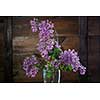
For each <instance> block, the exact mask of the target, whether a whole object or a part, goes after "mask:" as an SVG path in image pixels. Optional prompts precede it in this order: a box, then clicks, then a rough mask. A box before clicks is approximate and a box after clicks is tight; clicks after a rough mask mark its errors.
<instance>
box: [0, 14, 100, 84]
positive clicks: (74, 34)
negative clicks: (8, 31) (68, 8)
mask: <svg viewBox="0 0 100 100" xmlns="http://www.w3.org/2000/svg"><path fill="white" fill-rule="evenodd" d="M32 18H33V17H13V19H12V20H13V24H12V27H13V39H12V45H13V80H14V82H42V76H41V74H42V72H40V73H39V74H38V75H37V76H36V77H35V78H34V79H29V78H27V77H26V76H25V73H24V71H23V70H22V67H21V64H22V61H23V59H24V57H26V56H30V55H31V54H33V53H34V52H36V43H37V42H38V34H34V33H32V32H31V28H30V23H29V21H30V20H31V19H32ZM38 18H39V19H40V20H45V19H49V20H51V21H52V22H54V24H55V27H56V31H57V32H58V37H59V41H60V43H61V45H62V47H63V48H64V49H68V48H71V49H75V50H77V51H78V52H79V54H80V56H81V57H80V58H81V62H82V63H83V64H84V65H87V66H86V67H87V69H88V71H87V72H88V73H87V75H86V77H87V79H88V78H89V81H90V82H100V78H99V72H100V68H99V65H100V60H99V59H98V58H99V56H100V28H99V27H100V21H99V18H100V17H86V18H87V19H85V20H87V21H85V20H84V17H83V18H81V17H56V16H54V17H53V16H52V17H38ZM81 20H83V21H81ZM3 23H4V22H3V19H2V18H1V21H0V29H1V30H0V81H1V82H3V81H4V75H5V74H4V72H5V70H4V56H3V54H4V48H3V47H4V46H3V45H4V41H5V40H3V34H4V31H3V29H4V28H3ZM80 26H82V27H80ZM84 26H85V27H86V28H84ZM80 31H81V32H80ZM93 44H94V45H93ZM86 51H88V52H86ZM61 76H62V78H61V82H81V81H80V78H81V77H80V76H79V75H78V73H72V72H62V74H61Z"/></svg>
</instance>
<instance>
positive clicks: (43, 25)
mask: <svg viewBox="0 0 100 100" xmlns="http://www.w3.org/2000/svg"><path fill="white" fill-rule="evenodd" d="M30 24H31V29H32V32H36V33H38V34H39V42H38V44H37V50H38V52H39V56H36V55H35V54H34V55H32V56H31V57H26V58H25V59H24V61H23V69H24V71H25V72H26V75H27V76H28V77H35V76H36V74H37V73H38V71H40V70H43V69H45V70H46V73H47V77H48V78H50V77H52V74H53V72H54V71H55V70H64V71H73V72H77V71H79V73H80V74H81V75H84V74H85V72H86V67H84V66H82V64H81V63H80V59H79V56H78V54H77V52H76V51H75V50H74V49H73V50H70V49H68V50H63V49H62V47H61V45H60V44H59V43H58V41H57V40H56V38H55V37H56V34H55V33H56V31H55V28H54V24H53V23H52V22H51V21H49V20H44V21H39V20H38V19H36V18H34V19H33V20H31V21H30Z"/></svg>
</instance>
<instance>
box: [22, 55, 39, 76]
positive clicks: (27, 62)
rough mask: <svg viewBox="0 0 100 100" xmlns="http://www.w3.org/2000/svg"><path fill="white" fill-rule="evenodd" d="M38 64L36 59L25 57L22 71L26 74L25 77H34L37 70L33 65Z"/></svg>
mask: <svg viewBox="0 0 100 100" xmlns="http://www.w3.org/2000/svg"><path fill="white" fill-rule="evenodd" d="M37 63H38V61H37V59H36V57H35V56H34V55H32V56H31V57H27V58H25V59H24V61H23V69H24V70H25V72H26V76H28V77H35V75H36V74H37V72H38V68H36V67H35V65H36V64H37Z"/></svg>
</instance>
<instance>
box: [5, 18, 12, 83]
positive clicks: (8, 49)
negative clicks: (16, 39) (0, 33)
mask: <svg viewBox="0 0 100 100" xmlns="http://www.w3.org/2000/svg"><path fill="white" fill-rule="evenodd" d="M4 45H5V66H4V79H5V82H13V61H12V60H13V59H12V17H6V18H5V29H4Z"/></svg>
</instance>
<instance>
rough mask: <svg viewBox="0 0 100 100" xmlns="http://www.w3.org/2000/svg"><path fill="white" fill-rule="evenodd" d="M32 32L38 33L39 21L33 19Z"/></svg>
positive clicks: (31, 22)
mask: <svg viewBox="0 0 100 100" xmlns="http://www.w3.org/2000/svg"><path fill="white" fill-rule="evenodd" d="M30 24H31V29H32V32H37V30H38V28H37V19H35V18H34V19H33V20H31V21H30Z"/></svg>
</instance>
